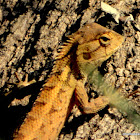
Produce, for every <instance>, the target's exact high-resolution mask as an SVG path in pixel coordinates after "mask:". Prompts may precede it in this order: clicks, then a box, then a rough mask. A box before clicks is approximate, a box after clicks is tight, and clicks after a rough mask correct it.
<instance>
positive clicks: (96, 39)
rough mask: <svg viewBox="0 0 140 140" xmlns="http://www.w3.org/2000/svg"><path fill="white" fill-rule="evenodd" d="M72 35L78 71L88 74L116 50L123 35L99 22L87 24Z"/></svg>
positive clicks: (122, 39)
mask: <svg viewBox="0 0 140 140" xmlns="http://www.w3.org/2000/svg"><path fill="white" fill-rule="evenodd" d="M72 37H73V38H74V39H75V40H77V42H78V43H77V44H78V45H77V50H76V56H77V57H76V61H77V64H78V67H79V69H80V71H81V72H82V73H84V74H89V73H90V72H92V71H93V70H94V69H95V68H97V67H98V66H99V65H101V64H102V62H103V61H105V60H107V59H108V58H109V57H110V56H111V55H112V54H113V53H114V52H116V51H117V50H118V49H119V48H120V47H121V44H122V42H123V41H124V37H123V36H122V35H120V34H118V33H116V32H114V31H112V30H110V29H107V28H105V27H103V26H101V25H99V24H96V23H92V24H87V25H86V26H84V27H83V28H81V29H80V30H78V31H77V32H76V33H74V34H72Z"/></svg>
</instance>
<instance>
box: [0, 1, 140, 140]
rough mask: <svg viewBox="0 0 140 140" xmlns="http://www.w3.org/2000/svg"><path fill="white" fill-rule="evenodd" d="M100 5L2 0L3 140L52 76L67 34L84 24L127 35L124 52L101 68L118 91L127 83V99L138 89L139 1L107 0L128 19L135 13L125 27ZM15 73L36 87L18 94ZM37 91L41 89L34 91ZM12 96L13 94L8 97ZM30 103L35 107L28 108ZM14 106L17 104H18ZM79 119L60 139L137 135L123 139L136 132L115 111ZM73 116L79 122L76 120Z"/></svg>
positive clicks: (138, 99)
mask: <svg viewBox="0 0 140 140" xmlns="http://www.w3.org/2000/svg"><path fill="white" fill-rule="evenodd" d="M100 2H101V1H100V0H42V1H37V0H34V1H31V0H1V1H0V25H1V26H0V45H1V46H0V88H1V90H0V91H1V93H0V109H1V113H0V114H1V115H0V129H1V131H0V139H10V137H11V135H12V133H13V131H14V129H15V128H16V127H18V125H19V124H20V123H21V122H22V120H23V118H24V117H25V114H26V112H28V111H29V110H30V107H31V105H32V103H33V101H34V100H35V99H36V96H37V93H38V92H39V89H40V88H41V85H42V83H43V80H45V79H46V78H47V76H48V75H49V74H50V72H51V69H52V67H53V60H54V57H55V54H56V51H57V48H58V47H59V46H60V45H61V44H62V43H63V42H64V41H65V40H66V35H68V34H71V33H73V32H75V31H77V30H78V28H80V27H81V26H83V25H84V24H85V23H89V22H98V23H99V24H102V25H104V26H106V27H108V28H110V29H114V30H116V31H118V32H119V33H123V34H124V36H125V38H126V41H125V44H124V47H123V49H121V50H119V51H118V52H117V53H116V54H115V55H114V57H112V58H111V59H110V60H108V61H107V62H106V63H104V65H103V66H102V69H106V70H104V71H103V70H101V72H103V74H104V75H105V77H106V78H107V79H108V81H111V82H113V83H114V86H115V87H120V86H121V85H122V87H121V88H122V91H123V93H124V95H125V96H129V95H130V94H131V93H132V92H134V91H138V88H139V78H140V77H139V72H140V61H139V60H140V58H139V57H140V26H139V25H140V11H139V9H140V1H139V0H133V1H120V0H116V1H114V0H112V1H110V0H105V3H107V4H110V6H112V7H114V8H115V9H118V11H119V12H120V13H122V17H123V18H124V17H125V16H127V15H129V14H132V16H133V17H134V21H133V22H131V21H129V22H126V24H124V22H123V20H122V21H121V22H120V23H119V24H118V23H116V22H115V20H114V19H113V16H111V15H110V14H107V13H105V12H104V11H102V10H101V5H100ZM117 27H119V28H117ZM15 72H17V75H18V76H19V77H20V78H21V79H22V78H23V79H24V78H25V75H26V74H29V80H32V79H33V78H34V79H36V81H37V83H36V85H33V87H32V86H30V87H28V88H27V89H22V91H21V90H19V89H18V88H16V86H14V85H12V84H10V83H17V82H18V80H17V78H16V75H15ZM41 82H42V83H41ZM34 88H37V90H35V91H34ZM87 90H89V87H88V88H87ZM9 91H12V92H9ZM7 92H9V94H6V93H7ZM35 92H36V93H35ZM30 95H31V97H30ZM134 95H135V96H134ZM134 95H132V97H133V101H134V102H135V103H136V105H137V106H139V102H140V97H139V96H138V94H137V93H136V92H135V94H134ZM25 97H27V98H25ZM15 98H16V99H17V100H16V99H15ZM28 99H30V102H29V104H30V103H31V105H29V104H28ZM14 103H15V104H18V105H16V106H15V104H14ZM73 112H74V111H73ZM116 112H117V113H116ZM104 114H105V115H104ZM75 116H76V114H75V112H74V113H73V115H71V117H70V119H69V120H70V123H69V122H67V123H66V125H65V128H64V129H63V130H62V134H61V135H60V138H59V139H74V138H75V139H82V138H83V139H88V138H89V139H101V138H102V139H110V138H112V139H125V138H131V139H136V137H135V136H123V135H122V133H127V132H128V133H130V132H131V133H134V132H135V129H134V128H133V125H132V124H129V123H127V120H126V119H125V118H124V116H122V115H121V114H120V113H119V112H118V111H117V110H115V109H111V108H106V109H104V110H103V111H101V112H100V113H98V114H96V115H88V116H83V115H81V116H79V117H78V118H75ZM72 117H74V119H71V118H72ZM75 122H76V123H75ZM73 125H74V126H73Z"/></svg>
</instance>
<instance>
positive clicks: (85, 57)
mask: <svg viewBox="0 0 140 140" xmlns="http://www.w3.org/2000/svg"><path fill="white" fill-rule="evenodd" d="M83 58H84V59H85V60H89V59H90V58H91V55H90V53H83Z"/></svg>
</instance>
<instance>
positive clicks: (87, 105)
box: [75, 81, 109, 114]
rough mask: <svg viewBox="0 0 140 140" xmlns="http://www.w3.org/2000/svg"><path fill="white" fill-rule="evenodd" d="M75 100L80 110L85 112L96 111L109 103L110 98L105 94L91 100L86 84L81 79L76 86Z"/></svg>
mask: <svg viewBox="0 0 140 140" xmlns="http://www.w3.org/2000/svg"><path fill="white" fill-rule="evenodd" d="M75 100H76V104H77V105H78V107H79V109H80V111H81V112H82V113H85V114H91V113H96V112H98V111H99V110H102V109H103V108H105V106H107V105H108V104H109V99H108V98H107V97H105V96H100V97H98V98H96V99H94V100H92V101H91V102H89V101H88V95H87V93H86V91H85V88H84V85H83V83H82V82H80V81H78V82H77V85H76V88H75Z"/></svg>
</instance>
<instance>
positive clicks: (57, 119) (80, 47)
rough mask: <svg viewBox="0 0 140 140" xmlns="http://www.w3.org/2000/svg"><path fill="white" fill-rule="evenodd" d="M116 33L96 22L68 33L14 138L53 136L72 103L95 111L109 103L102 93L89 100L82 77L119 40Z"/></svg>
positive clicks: (42, 139) (49, 138) (37, 139)
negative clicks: (50, 70) (48, 76)
mask: <svg viewBox="0 0 140 140" xmlns="http://www.w3.org/2000/svg"><path fill="white" fill-rule="evenodd" d="M123 40H124V38H123V37H122V36H121V35H119V34H118V33H116V32H114V31H112V30H109V29H107V28H105V27H102V26H101V25H98V24H96V23H91V24H87V25H86V26H84V27H83V28H81V29H79V30H78V31H77V32H76V33H73V34H72V35H70V36H69V40H68V42H67V43H65V44H64V46H62V48H61V51H60V52H59V53H58V56H57V57H56V61H55V65H54V68H53V70H52V73H51V76H50V78H48V79H47V81H46V83H45V84H44V86H43V89H42V91H41V92H40V94H39V97H38V98H37V99H36V101H35V103H34V105H33V107H32V109H31V111H30V112H29V113H28V114H27V117H26V118H25V120H24V122H23V124H22V125H21V127H20V128H19V130H18V132H17V133H15V134H14V140H55V139H56V138H57V136H58V135H59V133H60V131H61V129H62V127H63V125H64V123H65V120H66V118H67V116H68V115H69V113H70V111H71V109H72V107H73V105H74V104H77V106H78V107H79V109H80V110H81V112H83V113H87V114H88V113H95V112H97V111H99V110H101V109H103V108H104V107H105V106H106V105H108V103H109V100H108V98H107V97H105V96H99V97H98V98H96V99H95V100H94V101H92V102H88V95H87V93H86V91H85V89H84V84H85V81H86V79H87V77H88V75H89V74H91V73H92V72H93V71H94V70H95V69H96V68H97V67H98V66H99V65H101V63H102V62H103V61H105V60H106V59H108V58H109V57H110V56H111V55H112V54H113V53H114V52H115V51H116V50H117V49H118V48H119V46H120V45H121V44H122V42H123Z"/></svg>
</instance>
